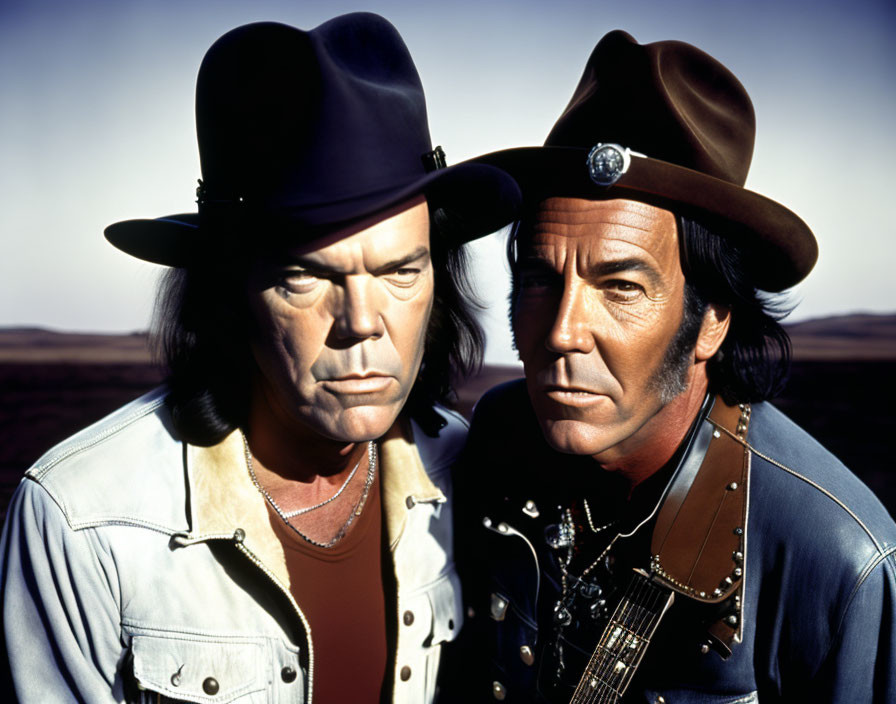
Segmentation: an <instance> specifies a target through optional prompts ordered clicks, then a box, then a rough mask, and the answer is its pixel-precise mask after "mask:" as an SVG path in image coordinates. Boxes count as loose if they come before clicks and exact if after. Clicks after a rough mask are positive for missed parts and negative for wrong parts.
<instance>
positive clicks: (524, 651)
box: [520, 645, 535, 665]
mask: <svg viewBox="0 0 896 704" xmlns="http://www.w3.org/2000/svg"><path fill="white" fill-rule="evenodd" d="M520 660H522V661H523V662H524V663H526V664H527V665H531V664H532V663H534V662H535V653H533V652H532V648H530V647H529V646H528V645H523V646H520Z"/></svg>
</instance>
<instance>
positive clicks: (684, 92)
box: [545, 30, 756, 186]
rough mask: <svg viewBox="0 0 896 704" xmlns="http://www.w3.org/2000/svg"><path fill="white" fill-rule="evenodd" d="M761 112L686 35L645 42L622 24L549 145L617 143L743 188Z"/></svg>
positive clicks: (594, 57) (594, 59)
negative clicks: (622, 26) (674, 39)
mask: <svg viewBox="0 0 896 704" xmlns="http://www.w3.org/2000/svg"><path fill="white" fill-rule="evenodd" d="M755 135H756V118H755V114H754V112H753V104H752V103H751V102H750V98H749V96H748V95H747V92H746V90H745V89H744V87H743V86H742V85H741V83H740V81H738V80H737V78H736V77H735V76H734V74H733V73H731V71H729V70H728V69H727V68H725V66H723V65H722V64H721V63H720V62H718V61H717V60H716V59H714V58H713V57H711V56H710V55H709V54H707V53H705V52H703V51H701V50H700V49H698V48H696V47H694V46H691V45H690V44H687V43H685V42H680V41H661V42H654V43H651V44H643V45H641V44H638V43H637V42H636V41H635V40H634V39H633V38H632V37H631V35H629V34H627V33H626V32H623V31H621V30H616V31H614V32H610V33H609V34H607V35H606V36H604V38H603V39H601V41H600V42H599V43H598V44H597V46H596V47H595V48H594V51H593V52H592V53H591V56H590V57H589V59H588V63H587V64H586V66H585V71H584V73H583V75H582V78H581V80H580V81H579V84H578V86H577V87H576V90H575V92H574V93H573V96H572V99H571V100H570V102H569V104H568V105H567V107H566V109H565V111H564V112H563V114H562V115H561V116H560V119H559V120H558V121H557V122H556V124H555V125H554V128H553V129H552V130H551V132H550V134H549V135H548V137H547V140H546V141H545V146H556V147H585V148H590V147H591V146H593V145H594V144H596V143H597V142H613V143H617V144H620V145H622V146H624V147H628V148H630V149H632V150H634V151H637V152H642V153H643V154H646V155H647V156H649V157H651V158H653V159H661V160H663V161H668V162H670V163H673V164H677V165H679V166H684V167H686V168H689V169H693V170H695V171H700V172H702V173H704V174H708V175H710V176H714V177H716V178H719V179H723V180H725V181H728V182H730V183H734V184H737V185H738V186H743V185H744V183H745V182H746V179H747V172H748V171H749V168H750V162H751V160H752V157H753V144H754V141H755Z"/></svg>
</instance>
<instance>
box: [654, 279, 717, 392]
mask: <svg viewBox="0 0 896 704" xmlns="http://www.w3.org/2000/svg"><path fill="white" fill-rule="evenodd" d="M707 305H708V304H707V303H706V301H704V300H703V299H702V298H701V297H700V295H699V294H698V293H697V291H696V290H695V289H694V287H693V286H691V285H690V284H689V283H688V282H687V281H685V284H684V305H683V306H682V314H681V323H680V324H679V326H678V330H676V331H675V336H674V337H673V338H672V341H671V342H670V343H669V346H668V347H667V348H666V353H665V354H664V355H663V361H662V363H661V364H660V366H659V368H658V369H657V370H656V371H655V372H654V373H653V375H652V376H651V378H650V387H651V388H653V389H654V390H656V391H658V392H659V394H660V401H661V402H662V403H663V404H664V405H665V404H667V403H669V402H670V401H672V399H674V398H675V397H676V396H678V395H679V394H682V393H684V392H685V390H686V389H687V387H688V370H689V369H690V366H691V357H692V354H693V352H694V348H695V347H696V345H697V338H698V337H699V336H700V328H701V326H702V324H703V315H704V313H705V312H706V308H707Z"/></svg>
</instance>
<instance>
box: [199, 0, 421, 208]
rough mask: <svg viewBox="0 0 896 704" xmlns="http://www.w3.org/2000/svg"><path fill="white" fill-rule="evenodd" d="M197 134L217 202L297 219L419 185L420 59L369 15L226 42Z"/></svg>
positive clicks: (210, 70) (209, 66) (208, 66)
mask: <svg viewBox="0 0 896 704" xmlns="http://www.w3.org/2000/svg"><path fill="white" fill-rule="evenodd" d="M196 129H197V135H198V141H199V154H200V162H201V166H202V176H203V182H204V185H205V188H206V193H207V197H208V199H209V200H210V201H214V200H216V199H221V200H228V201H229V200H234V199H238V198H243V199H245V200H246V201H247V202H248V203H250V204H257V205H260V206H261V207H264V208H265V209H274V210H278V211H281V212H289V213H292V214H294V215H296V216H297V217H298V219H301V213H302V212H303V211H305V210H307V209H314V208H316V207H321V206H326V205H328V204H333V203H339V202H344V201H351V200H353V199H358V198H362V197H364V196H369V195H370V194H373V193H376V192H380V191H385V190H390V189H396V188H400V187H402V186H404V185H406V184H408V183H411V182H413V181H414V180H415V179H419V178H420V177H421V176H422V175H423V174H424V173H425V170H424V168H423V163H422V162H421V156H422V155H423V154H424V153H426V152H428V151H430V150H431V149H432V144H431V140H430V136H429V127H428V124H427V115H426V104H425V99H424V94H423V87H422V84H421V82H420V77H419V75H418V74H417V70H416V68H415V66H414V63H413V60H412V59H411V56H410V53H409V52H408V49H407V47H406V46H405V44H404V42H403V41H402V39H401V37H400V35H399V34H398V32H397V30H396V29H395V28H394V27H393V26H392V25H391V24H390V23H389V22H388V21H386V20H385V19H383V18H382V17H379V16H378V15H374V14H371V13H352V14H349V15H343V16H341V17H337V18H335V19H333V20H330V21H329V22H326V23H324V24H322V25H320V26H319V27H317V28H315V29H312V30H310V31H304V30H300V29H297V28H294V27H290V26H287V25H283V24H278V23H274V22H260V23H255V24H250V25H244V26H242V27H237V28H236V29H234V30H231V31H230V32H228V33H227V34H225V35H223V36H222V37H221V38H220V39H218V41H216V42H215V44H213V45H212V47H211V48H210V49H209V51H208V52H207V53H206V56H205V58H204V59H203V62H202V66H201V67H200V71H199V78H198V81H197V87H196Z"/></svg>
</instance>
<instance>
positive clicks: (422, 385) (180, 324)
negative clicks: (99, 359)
mask: <svg viewBox="0 0 896 704" xmlns="http://www.w3.org/2000/svg"><path fill="white" fill-rule="evenodd" d="M430 223H431V224H430V256H431V258H432V265H433V271H434V274H435V290H434V301H433V310H432V315H431V316H430V319H429V326H428V328H427V331H426V340H425V348H424V354H423V363H422V365H421V368H420V372H419V374H418V376H417V380H416V382H415V384H414V387H413V389H412V391H411V396H410V399H409V402H408V408H409V409H410V411H411V413H412V414H413V415H414V416H415V418H417V419H418V420H419V421H420V422H421V424H422V425H423V427H424V429H425V430H427V431H433V432H434V431H435V430H437V427H438V422H439V419H438V417H435V416H433V414H432V411H431V407H432V404H433V403H436V402H448V401H450V400H451V399H452V397H453V393H454V386H455V384H456V383H457V382H458V381H459V380H461V379H462V378H463V377H465V376H467V375H469V374H471V373H473V372H475V371H476V370H477V369H478V367H479V365H480V364H481V360H482V353H483V347H484V336H483V333H482V329H481V327H480V326H479V323H478V322H477V321H476V318H475V317H474V309H475V308H476V307H477V303H476V302H475V299H474V298H473V295H472V292H471V287H470V283H469V279H468V277H467V255H466V253H465V251H464V250H463V249H462V248H460V247H456V246H452V245H451V244H450V243H451V242H453V241H460V240H461V239H462V230H463V227H464V226H463V223H462V222H460V221H459V220H457V218H456V217H455V216H453V215H452V214H451V213H450V212H448V211H445V210H443V209H441V208H437V209H433V210H431V212H430ZM458 238H460V239H458ZM209 250H210V251H209V255H208V258H207V259H206V260H204V261H202V262H201V263H199V264H197V265H196V266H192V267H187V268H172V269H170V270H169V271H168V272H166V274H165V276H164V277H163V279H162V281H161V282H160V285H159V289H158V293H157V295H156V306H155V314H154V317H153V326H152V343H153V351H154V353H155V356H156V358H157V360H158V361H160V362H161V363H163V364H164V365H165V366H166V367H167V370H168V378H167V384H168V388H169V393H168V396H167V400H166V403H167V405H168V408H169V409H170V411H171V414H172V422H173V424H174V428H175V430H176V431H177V433H178V435H179V436H180V437H181V439H183V440H186V441H187V442H189V443H191V444H194V445H204V446H208V445H214V444H216V443H218V442H220V441H221V440H222V439H223V438H224V437H226V436H227V435H228V434H229V433H230V432H232V431H233V430H235V429H236V428H237V427H239V426H241V425H243V424H244V422H245V420H246V413H247V412H248V400H249V383H250V382H249V380H250V376H251V370H252V365H253V364H254V361H253V359H252V354H251V351H250V348H249V310H248V304H247V298H246V276H247V262H248V261H249V260H250V257H248V256H246V253H245V252H239V251H235V250H234V249H233V248H231V247H227V246H224V247H220V248H212V247H210V248H209ZM418 416H419V417H418ZM434 423H435V424H436V426H435V427H433V424H434Z"/></svg>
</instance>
